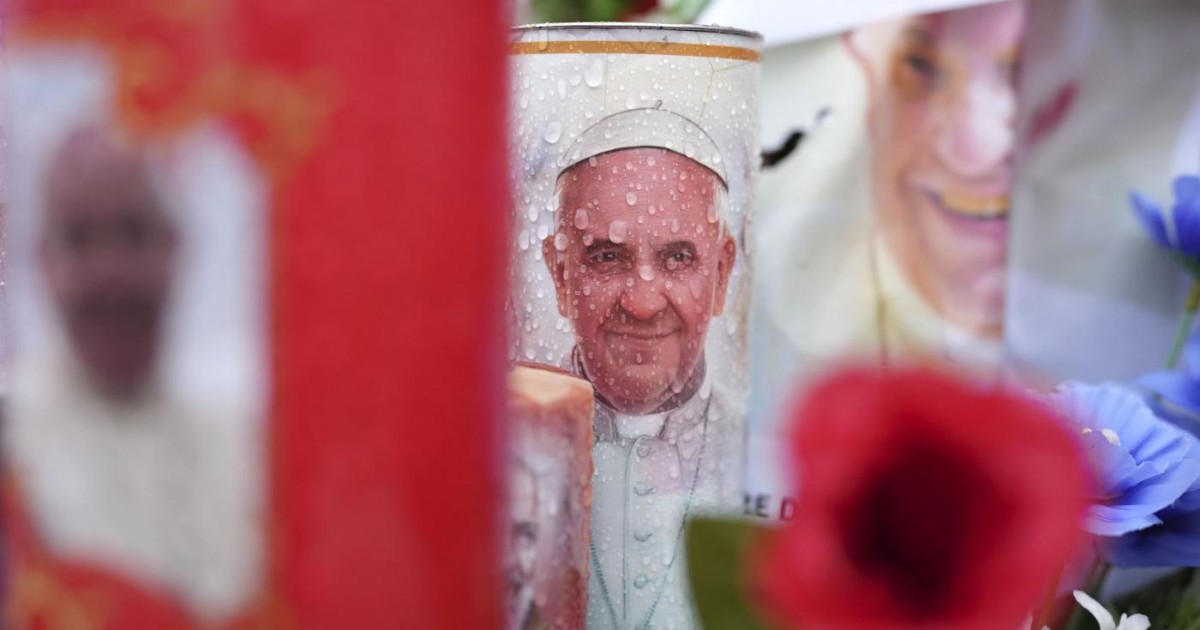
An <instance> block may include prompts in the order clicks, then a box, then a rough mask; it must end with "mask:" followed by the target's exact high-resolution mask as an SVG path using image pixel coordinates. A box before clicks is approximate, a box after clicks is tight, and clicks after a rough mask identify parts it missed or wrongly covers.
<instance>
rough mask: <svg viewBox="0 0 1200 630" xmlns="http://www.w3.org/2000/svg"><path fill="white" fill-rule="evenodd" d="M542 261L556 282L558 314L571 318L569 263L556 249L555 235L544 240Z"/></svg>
mask: <svg viewBox="0 0 1200 630" xmlns="http://www.w3.org/2000/svg"><path fill="white" fill-rule="evenodd" d="M542 260H543V261H544V262H545V263H546V269H547V270H548V271H549V272H550V279H551V280H553V281H554V297H555V299H556V300H558V314H559V315H562V316H563V317H569V315H568V309H567V307H568V305H569V304H570V301H569V300H570V296H569V295H568V294H567V263H566V260H565V257H564V256H563V254H562V252H560V251H558V248H556V247H554V234H551V235H550V236H547V237H546V238H544V239H542Z"/></svg>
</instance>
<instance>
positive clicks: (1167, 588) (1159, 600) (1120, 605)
mask: <svg viewBox="0 0 1200 630" xmlns="http://www.w3.org/2000/svg"><path fill="white" fill-rule="evenodd" d="M1194 588H1195V587H1194V585H1193V584H1192V576H1191V571H1190V570H1189V569H1181V570H1178V571H1173V572H1171V573H1169V574H1167V575H1165V576H1163V577H1161V578H1159V579H1157V580H1155V581H1153V582H1151V583H1149V584H1147V585H1145V586H1143V587H1141V588H1139V589H1138V590H1136V591H1133V592H1132V593H1129V594H1127V595H1124V596H1122V597H1120V598H1118V599H1117V600H1116V601H1115V602H1113V605H1112V606H1110V608H1111V609H1114V610H1116V611H1120V612H1123V613H1125V614H1128V615H1133V614H1137V613H1141V614H1143V615H1146V616H1147V617H1149V618H1150V623H1151V624H1153V625H1152V627H1153V628H1162V629H1164V630H1182V629H1184V628H1190V627H1191V625H1190V623H1189V622H1190V621H1191V619H1190V618H1189V619H1184V617H1190V613H1188V609H1189V608H1194V607H1195V606H1196V602H1195V601H1191V602H1189V601H1188V600H1195V598H1196V594H1195V593H1194V592H1193V593H1192V594H1191V596H1190V597H1185V595H1187V594H1188V592H1189V591H1193V589H1194ZM1197 612H1200V611H1197ZM1117 617H1120V615H1117ZM1198 630H1200V629H1198Z"/></svg>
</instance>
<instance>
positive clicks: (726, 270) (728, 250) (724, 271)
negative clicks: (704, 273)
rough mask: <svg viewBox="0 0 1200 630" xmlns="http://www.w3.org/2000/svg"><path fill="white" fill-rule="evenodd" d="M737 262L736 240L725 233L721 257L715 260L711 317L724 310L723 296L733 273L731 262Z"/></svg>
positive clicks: (727, 291)
mask: <svg viewBox="0 0 1200 630" xmlns="http://www.w3.org/2000/svg"><path fill="white" fill-rule="evenodd" d="M736 262H737V241H736V240H734V238H733V235H732V234H726V235H725V239H724V240H723V241H722V243H721V258H720V259H719V260H718V261H717V293H716V297H715V299H714V300H713V317H718V316H720V315H721V313H723V312H725V296H726V295H727V294H728V293H729V277H730V275H732V274H733V264H734V263H736Z"/></svg>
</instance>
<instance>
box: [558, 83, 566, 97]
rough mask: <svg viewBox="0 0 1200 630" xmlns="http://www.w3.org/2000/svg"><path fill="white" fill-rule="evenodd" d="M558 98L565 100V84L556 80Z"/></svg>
mask: <svg viewBox="0 0 1200 630" xmlns="http://www.w3.org/2000/svg"><path fill="white" fill-rule="evenodd" d="M558 98H567V82H566V81H564V80H562V79H559V80H558Z"/></svg>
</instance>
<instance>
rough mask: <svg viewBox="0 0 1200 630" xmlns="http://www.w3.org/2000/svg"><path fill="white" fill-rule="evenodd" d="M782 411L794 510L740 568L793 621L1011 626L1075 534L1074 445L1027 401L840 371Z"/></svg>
mask: <svg viewBox="0 0 1200 630" xmlns="http://www.w3.org/2000/svg"><path fill="white" fill-rule="evenodd" d="M793 420H794V422H795V424H794V426H793V434H792V438H793V439H792V443H791V455H792V457H793V458H794V460H795V461H796V462H797V463H798V469H799V470H798V472H799V473H800V479H799V481H800V482H801V484H802V485H800V486H799V488H800V493H799V497H798V504H797V508H796V518H795V520H793V521H791V522H790V523H788V524H786V525H785V526H784V527H783V528H782V529H780V530H778V531H776V532H774V533H772V534H770V535H768V536H766V537H765V538H764V539H763V540H762V541H761V544H760V546H759V547H758V548H757V549H756V553H755V554H754V555H753V558H754V559H755V560H756V562H755V563H754V565H752V566H751V569H753V570H755V574H754V577H755V581H754V583H755V586H756V588H757V591H756V592H757V594H758V595H759V596H760V597H761V598H762V600H763V603H764V604H766V608H767V609H768V610H769V611H770V612H771V613H773V614H774V617H775V618H776V619H777V620H779V621H781V622H783V623H785V624H786V625H787V626H789V627H791V626H800V625H803V626H804V627H805V628H807V629H820V628H835V629H836V628H854V629H856V630H857V629H859V628H906V627H921V628H972V629H975V628H981V629H986V628H999V629H1003V630H1013V629H1014V628H1017V627H1018V626H1019V625H1020V623H1021V621H1022V620H1023V619H1024V618H1025V617H1026V616H1027V615H1029V614H1030V613H1031V612H1032V611H1033V609H1034V608H1036V607H1037V606H1038V605H1039V603H1040V600H1041V599H1042V598H1043V597H1044V596H1045V593H1046V592H1047V590H1048V589H1049V588H1051V587H1052V584H1053V582H1054V580H1055V578H1056V576H1057V574H1058V572H1059V571H1060V569H1061V568H1062V566H1063V565H1064V564H1065V563H1066V562H1067V560H1068V559H1069V558H1070V557H1071V556H1072V554H1073V553H1075V552H1076V551H1077V550H1078V549H1079V547H1080V545H1082V544H1083V543H1084V542H1085V541H1084V538H1083V536H1084V535H1083V533H1082V530H1081V528H1080V523H1081V522H1082V518H1083V515H1084V510H1085V508H1086V506H1087V498H1086V497H1087V492H1086V491H1087V487H1088V483H1089V480H1088V478H1087V476H1086V473H1085V470H1086V468H1085V464H1084V460H1083V457H1082V455H1081V452H1080V451H1079V450H1078V447H1077V444H1076V440H1075V439H1074V437H1073V436H1072V435H1071V434H1070V433H1069V432H1068V430H1067V429H1066V428H1064V427H1063V426H1062V425H1061V424H1060V423H1059V422H1058V421H1057V420H1056V419H1055V418H1054V417H1053V416H1051V415H1049V414H1048V412H1047V411H1045V410H1044V409H1042V408H1041V407H1040V406H1038V405H1037V404H1036V403H1032V402H1029V401H1026V400H1025V399H1022V398H1019V397H1016V396H1013V395H1009V394H1005V393H1002V392H996V391H986V392H985V391H982V390H980V389H976V388H973V387H971V386H969V385H965V384H962V383H959V382H957V381H954V380H951V379H949V378H947V377H944V376H939V375H937V374H935V373H933V372H929V371H899V372H891V373H888V374H879V373H874V372H867V371H851V372H848V373H844V374H841V375H838V376H835V377H833V378H831V379H830V380H828V381H827V382H825V383H823V384H821V385H819V386H818V387H817V388H816V389H815V390H813V391H812V393H811V395H810V396H809V397H808V399H807V400H806V401H805V402H804V404H803V405H801V407H800V408H799V409H798V412H797V413H796V414H795V417H794V418H793Z"/></svg>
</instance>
